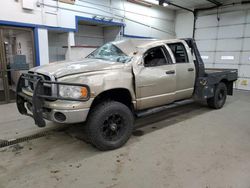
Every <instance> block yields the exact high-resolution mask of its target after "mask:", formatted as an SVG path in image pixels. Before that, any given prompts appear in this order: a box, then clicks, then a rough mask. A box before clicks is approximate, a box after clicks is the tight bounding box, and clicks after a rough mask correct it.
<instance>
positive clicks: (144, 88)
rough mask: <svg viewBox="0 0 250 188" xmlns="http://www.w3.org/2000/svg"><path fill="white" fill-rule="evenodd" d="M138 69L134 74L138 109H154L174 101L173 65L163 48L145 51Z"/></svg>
mask: <svg viewBox="0 0 250 188" xmlns="http://www.w3.org/2000/svg"><path fill="white" fill-rule="evenodd" d="M139 69H140V70H139V71H138V72H137V73H135V81H136V95H137V96H136V98H137V108H138V109H146V108H150V107H156V106H160V105H164V104H167V103H171V102H173V101H174V100H175V89H176V71H175V64H173V62H172V59H171V57H170V55H169V53H168V51H167V50H166V48H165V46H157V47H153V48H151V49H149V50H147V51H146V52H145V53H144V55H143V64H142V65H140V67H139Z"/></svg>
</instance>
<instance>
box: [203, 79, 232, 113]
mask: <svg viewBox="0 0 250 188" xmlns="http://www.w3.org/2000/svg"><path fill="white" fill-rule="evenodd" d="M226 99H227V86H226V84H224V83H223V82H221V83H219V84H218V85H217V86H216V88H215V92H214V96H213V97H212V98H209V99H208V100H207V104H208V106H209V107H211V108H214V109H220V108H222V107H223V106H224V104H225V102H226Z"/></svg>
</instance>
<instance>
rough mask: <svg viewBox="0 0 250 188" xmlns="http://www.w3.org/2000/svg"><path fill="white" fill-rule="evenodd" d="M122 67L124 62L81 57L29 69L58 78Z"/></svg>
mask: <svg viewBox="0 0 250 188" xmlns="http://www.w3.org/2000/svg"><path fill="white" fill-rule="evenodd" d="M123 67H124V64H123V63H118V62H111V61H105V60H100V59H82V60H80V61H62V62H55V63H51V64H48V65H43V66H39V67H34V68H32V69H31V70H30V71H32V72H37V73H40V74H45V75H46V74H50V75H53V76H55V77H56V78H60V77H64V76H67V75H73V74H79V73H85V72H93V71H102V70H110V69H121V68H123Z"/></svg>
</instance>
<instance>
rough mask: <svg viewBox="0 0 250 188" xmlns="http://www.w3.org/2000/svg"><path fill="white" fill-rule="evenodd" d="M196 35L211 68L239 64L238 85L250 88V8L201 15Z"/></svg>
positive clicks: (206, 61) (206, 62) (197, 22)
mask: <svg viewBox="0 0 250 188" xmlns="http://www.w3.org/2000/svg"><path fill="white" fill-rule="evenodd" d="M195 39H196V41H197V45H198V47H199V49H200V51H201V55H202V58H203V60H204V62H205V66H206V67H207V68H236V69H238V70H239V80H238V81H237V83H236V84H235V87H236V88H238V89H244V90H250V9H247V10H246V9H245V10H243V9H242V10H237V11H235V10H232V11H229V12H224V13H219V14H217V13H212V14H211V13H210V14H206V15H199V16H198V19H197V21H196V30H195Z"/></svg>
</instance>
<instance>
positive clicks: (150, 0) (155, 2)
mask: <svg viewBox="0 0 250 188" xmlns="http://www.w3.org/2000/svg"><path fill="white" fill-rule="evenodd" d="M143 1H144V2H147V3H150V4H153V5H159V1H157V0H143Z"/></svg>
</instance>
